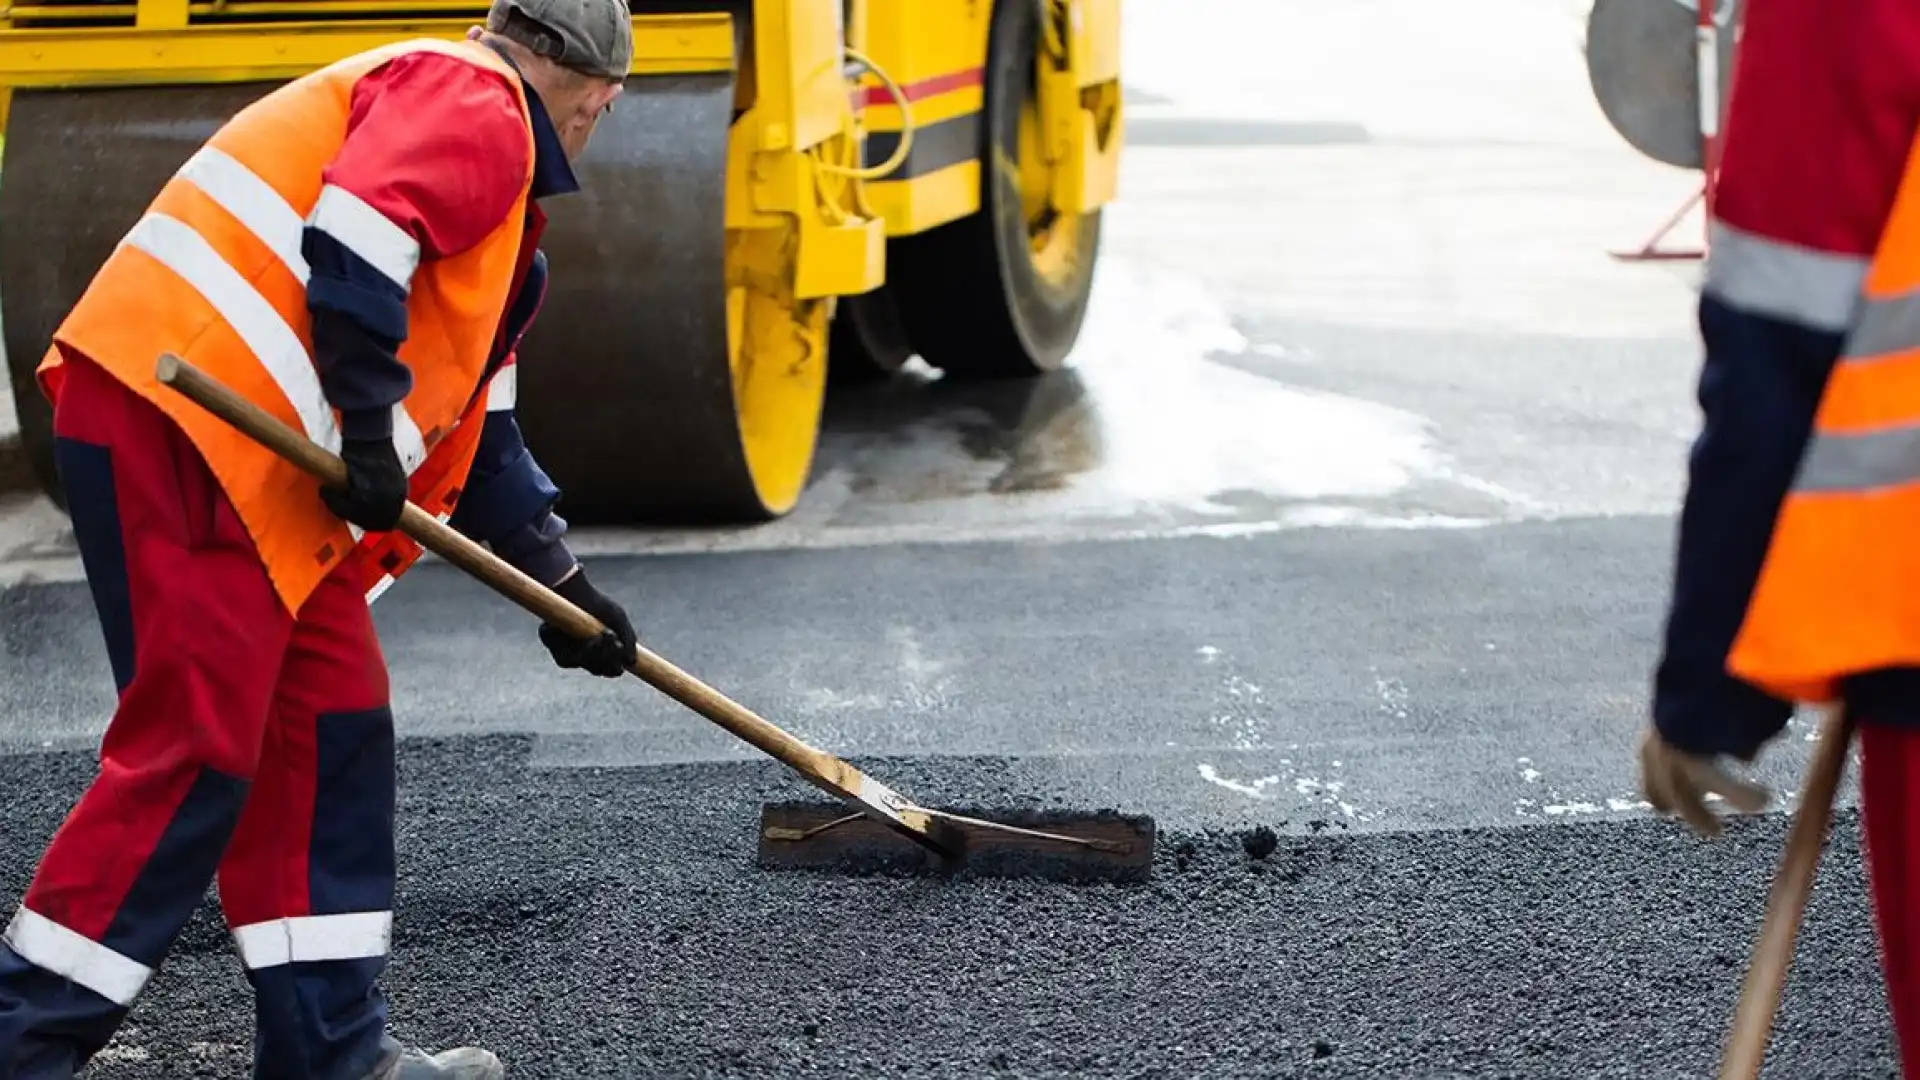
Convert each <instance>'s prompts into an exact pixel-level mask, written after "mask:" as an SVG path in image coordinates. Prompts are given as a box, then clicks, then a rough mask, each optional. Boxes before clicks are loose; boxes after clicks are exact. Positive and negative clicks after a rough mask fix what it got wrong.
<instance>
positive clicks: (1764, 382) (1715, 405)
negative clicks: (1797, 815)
mask: <svg viewBox="0 0 1920 1080" xmlns="http://www.w3.org/2000/svg"><path fill="white" fill-rule="evenodd" d="M1699 319H1700V333H1701V340H1702V342H1703V343H1704V345H1705V351H1706V355H1705V359H1704V362H1703V363H1702V366H1701V369H1700V383H1699V402H1700V408H1701V412H1702V414H1703V418H1702V419H1703V422H1702V427H1701V430H1700V435H1699V437H1698V438H1697V439H1695V441H1694V444H1693V450H1692V453H1691V455H1690V457H1689V458H1688V470H1687V494H1686V499H1685V501H1684V502H1683V503H1682V506H1681V510H1680V527H1679V543H1678V549H1677V553H1676V558H1675V564H1674V579H1673V602H1672V606H1671V608H1670V610H1669V612H1668V616H1667V623H1666V627H1665V640H1664V642H1663V650H1662V654H1661V657H1660V663H1659V666H1658V668H1657V670H1656V672H1655V675H1654V688H1653V722H1654V725H1655V727H1656V728H1657V729H1658V730H1659V732H1660V734H1661V737H1662V738H1664V739H1666V740H1667V741H1668V742H1670V743H1672V744H1673V745H1674V746H1675V747H1677V748H1679V749H1681V750H1684V751H1687V752H1690V753H1695V754H1731V755H1734V756H1736V757H1739V758H1741V759H1743V760H1752V758H1753V756H1754V755H1755V754H1756V753H1758V752H1759V749H1760V747H1761V745H1762V744H1763V743H1765V742H1766V741H1767V740H1768V739H1770V738H1772V737H1773V736H1775V735H1777V734H1779V732H1780V731H1781V729H1782V728H1784V727H1785V726H1786V723H1787V719H1788V718H1789V717H1790V716H1792V714H1793V706H1792V704H1791V703H1789V702H1786V701H1782V700H1779V699H1777V698H1774V697H1771V696H1769V695H1767V694H1764V693H1762V692H1761V691H1759V690H1758V689H1756V688H1754V687H1753V686H1751V685H1749V684H1747V683H1745V682H1742V681H1740V680H1738V679H1736V678H1734V677H1733V676H1732V675H1730V674H1728V673H1727V668H1726V663H1727V653H1728V652H1729V651H1730V650H1731V649H1732V647H1733V640H1734V637H1735V636H1736V635H1737V634H1738V633H1739V631H1740V624H1741V622H1742V620H1744V619H1745V618H1746V612H1747V602H1748V599H1749V597H1750V596H1751V594H1752V592H1753V586H1754V583H1755V582H1756V581H1757V580H1758V579H1759V576H1760V567H1761V565H1762V563H1763V562H1764V561H1765V560H1766V555H1767V547H1768V544H1769V543H1770V542H1771V540H1772V535H1773V525H1774V520H1775V519H1776V518H1777V517H1778V515H1779V513H1780V506H1781V503H1782V502H1784V501H1785V499H1786V493H1787V488H1788V487H1789V486H1790V485H1791V484H1792V483H1793V477H1794V473H1795V471H1796V470H1797V469H1798V468H1799V464H1800V456H1801V453H1802V452H1803V451H1804V450H1805V448H1806V444H1807V439H1808V437H1809V436H1810V435H1811V434H1812V431H1813V418H1814V414H1815V413H1816V412H1817V411H1818V410H1819V406H1820V395H1821V391H1822V390H1823V389H1824V387H1825V386H1826V382H1827V376H1828V374H1829V373H1830V372H1831V371H1832V370H1833V365H1834V362H1835V361H1836V360H1837V358H1838V357H1839V355H1840V349H1841V346H1842V343H1843V336H1842V335H1841V334H1838V333H1831V332H1827V331H1820V330H1812V329H1808V328H1806V327H1802V326H1797V325H1794V324H1793V323H1788V322H1782V321H1780V320H1778V319H1772V318H1767V317H1765V316H1760V315H1753V314H1749V313H1747V312H1745V311H1740V310H1738V309H1735V308H1732V307H1729V306H1728V305H1727V304H1725V303H1723V302H1722V301H1720V300H1718V299H1716V298H1715V297H1714V296H1712V295H1711V294H1703V295H1702V296H1701V298H1700V308H1699Z"/></svg>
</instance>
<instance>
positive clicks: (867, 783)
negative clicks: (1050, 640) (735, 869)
mask: <svg viewBox="0 0 1920 1080" xmlns="http://www.w3.org/2000/svg"><path fill="white" fill-rule="evenodd" d="M156 378H157V379H158V381H159V382H160V384H161V385H163V386H166V387H169V388H171V389H173V390H175V391H177V392H178V393H180V394H182V395H183V396H185V397H187V398H189V399H190V400H192V401H194V402H195V403H197V404H199V405H200V406H201V407H202V408H205V409H207V410H208V411H209V412H211V413H213V414H214V415H216V416H218V417H220V418H221V419H222V420H224V421H226V422H227V423H228V424H231V425H233V426H234V427H235V428H236V429H238V430H239V431H241V432H242V433H244V434H245V435H247V436H248V437H250V438H252V439H253V440H254V441H256V442H258V443H260V444H262V445H263V446H266V447H267V448H269V449H271V450H273V451H274V452H275V453H277V454H279V455H280V456H281V457H283V458H285V459H287V460H288V461H290V462H292V463H293V464H295V465H297V466H299V467H300V468H302V469H304V470H305V471H306V472H308V473H309V474H311V475H313V476H315V477H317V478H318V479H319V480H320V482H321V483H322V484H323V485H325V484H335V485H339V484H344V483H345V482H346V481H347V478H348V476H349V475H350V474H349V468H348V466H347V465H346V464H345V463H344V462H342V461H341V460H340V458H338V457H336V456H334V455H333V454H330V453H328V452H327V451H326V450H325V449H324V448H322V447H320V446H319V445H317V444H316V443H314V442H312V441H310V440H309V439H307V438H306V437H305V436H304V435H302V434H300V433H298V432H296V431H294V430H293V429H292V428H290V427H288V426H287V425H286V424H284V423H282V422H281V421H280V420H278V419H277V418H275V417H274V416H273V415H271V414H270V413H268V412H267V411H266V410H264V409H261V408H260V407H259V406H257V405H254V404H253V403H252V402H249V401H247V400H246V399H245V398H242V397H240V396H239V395H238V394H235V393H234V392H233V391H232V390H231V389H229V388H227V387H226V386H223V385H221V384H220V383H219V382H218V381H217V380H215V379H213V378H211V377H209V376H208V375H206V373H204V372H202V371H200V370H198V369H197V368H194V367H193V366H192V365H190V364H188V363H187V362H186V361H184V360H181V359H180V358H179V357H177V356H175V355H173V354H171V353H168V354H164V355H162V356H161V358H160V362H159V365H158V369H157V371H156ZM399 528H400V529H401V530H402V531H403V532H404V533H405V534H406V535H407V536H409V537H411V538H413V539H414V540H415V541H416V542H418V543H419V544H420V545H421V546H422V547H425V548H426V549H427V550H429V551H432V552H434V553H435V554H437V555H439V556H441V557H442V558H444V559H446V560H447V561H448V562H450V563H452V564H454V565H455V566H458V567H460V568H461V569H463V570H465V571H467V572H468V573H470V574H472V575H473V576H475V577H477V578H479V579H480V580H481V581H482V582H484V583H485V584H487V585H488V586H490V587H492V588H493V589H494V590H495V591H497V592H499V593H500V594H501V595H503V596H505V597H507V598H508V599H510V600H512V601H514V602H515V603H517V604H519V605H520V606H521V607H523V608H525V609H526V610H528V611H530V612H532V613H533V614H535V615H537V616H539V617H540V618H541V619H542V620H543V621H544V622H545V623H546V624H547V627H550V628H551V629H548V628H543V629H542V631H541V640H542V641H544V642H546V643H547V646H548V648H549V649H550V650H552V651H553V652H554V656H555V659H556V661H559V662H561V663H563V665H565V666H575V665H577V666H580V667H584V668H586V669H587V670H589V671H593V672H594V673H596V674H615V673H616V672H615V671H614V670H613V666H614V665H615V664H616V663H617V664H618V666H619V667H620V668H621V669H624V670H626V671H631V672H632V673H634V674H635V675H638V676H640V677H641V678H642V679H644V680H646V681H647V682H648V683H649V684H651V685H652V686H654V687H655V688H657V689H659V690H661V691H663V692H665V693H666V694H668V695H669V696H671V697H672V698H674V699H675V700H676V701H679V702H680V703H681V704H682V705H685V706H687V707H688V708H690V709H692V710H693V711H695V712H697V713H699V714H700V715H702V716H704V717H706V718H707V719H709V720H711V721H713V722H714V723H716V724H718V725H720V726H721V727H723V728H726V729H727V730H728V731H729V732H732V733H733V734H734V735H736V736H738V737H740V738H741V739H744V740H745V741H746V742H748V743H750V744H752V745H753V746H755V747H757V748H758V749H760V750H761V751H763V752H764V753H766V754H768V755H770V756H772V757H774V758H775V759H777V760H779V761H781V762H783V763H785V764H786V765H787V766H789V767H790V768H792V769H793V770H795V771H796V772H798V773H800V774H801V775H802V776H803V777H805V778H806V779H807V780H808V781H809V782H810V783H812V784H813V785H815V786H816V787H819V788H821V789H822V790H824V791H827V792H828V793H830V794H832V795H835V796H837V797H839V798H840V799H842V800H844V801H845V802H847V803H851V804H853V806H854V807H855V812H853V813H851V814H847V813H840V811H841V810H842V809H843V808H842V807H826V808H822V807H818V806H813V805H807V804H793V803H784V804H771V805H768V806H764V807H762V810H761V819H760V823H761V828H760V840H761V843H760V860H761V864H762V865H766V866H785V867H803V866H804V867H821V868H824V867H853V868H867V867H873V866H876V865H881V864H892V865H902V864H912V865H918V866H921V867H932V868H936V869H938V870H941V871H954V870H960V869H966V870H969V871H971V872H973V873H983V874H993V875H1010V876H1015V877H1036V876H1039V877H1050V878H1056V879H1060V880H1070V881H1141V880H1144V879H1146V878H1147V877H1148V876H1150V874H1151V872H1152V868H1153V848H1154V840H1155V831H1156V830H1155V828H1154V823H1153V819H1151V818H1149V817H1145V816H1142V815H1127V814H1119V813H1115V812H1112V811H1101V812H1099V813H1095V814H1074V813H1071V812H1068V811H1020V812H1014V813H1011V814H1008V813H1000V814H996V815H995V816H996V817H999V818H1002V819H1003V820H998V821H996V820H989V819H987V818H985V817H982V816H977V815H976V816H969V815H961V814H957V813H952V812H949V811H945V810H935V809H931V808H929V807H925V806H920V805H918V804H916V803H914V802H913V801H912V800H909V799H907V798H906V797H904V796H902V795H900V794H899V793H898V792H895V791H893V790H892V789H890V788H888V787H887V786H886V785H885V784H882V783H880V782H879V781H878V780H875V779H874V778H873V777H871V776H868V775H866V774H864V773H862V772H860V771H859V770H858V769H855V768H854V767H853V766H852V765H849V764H847V763H846V762H845V761H842V760H840V759H839V758H837V757H834V756H833V755H832V754H828V753H826V752H825V751H822V750H818V749H815V748H814V747H812V746H808V745H807V744H806V743H804V742H801V741H800V740H799V739H796V738H794V737H793V736H792V735H790V734H788V733H787V732H785V731H783V730H781V729H780V728H779V727H777V726H775V725H774V724H772V723H770V722H768V721H767V720H765V719H763V718H761V717H760V716H757V715H755V714H754V713H753V712H752V711H751V710H749V709H747V708H746V707H745V706H743V705H739V704H737V703H735V702H733V701H731V700H729V699H728V698H726V697H725V696H723V695H722V694H721V693H720V692H719V691H717V690H714V689H713V688H712V687H709V686H707V685H706V684H705V683H702V682H700V681H699V680H698V679H695V678H694V677H693V676H691V675H689V674H687V673H686V672H684V671H681V670H680V669H679V668H677V667H675V666H673V665H672V664H670V663H668V662H667V661H666V660H663V659H661V658H660V657H659V656H656V655H654V654H653V653H652V652H651V651H649V650H648V649H646V648H645V647H644V646H641V645H639V644H638V643H637V641H636V640H635V638H634V632H633V629H632V627H631V625H630V624H629V623H628V621H627V619H626V615H625V613H624V612H621V611H620V609H619V607H618V605H615V604H613V603H612V601H609V600H607V599H606V598H605V597H604V596H602V595H601V594H600V592H599V590H597V589H595V588H594V587H593V586H592V585H591V584H590V583H588V582H587V580H586V578H585V574H584V571H580V572H577V573H575V574H574V575H572V576H571V577H569V578H567V579H565V580H563V581H562V582H561V583H560V585H559V588H558V589H550V588H547V587H545V586H543V585H541V584H540V583H539V582H537V581H535V580H534V579H532V578H530V577H528V576H527V575H526V574H524V573H522V572H521V571H519V570H517V569H515V568H514V567H513V566H512V565H511V564H509V563H507V562H506V561H505V560H503V559H501V558H499V557H498V556H496V555H494V554H493V553H492V552H490V551H488V550H487V549H486V548H485V547H483V546H481V545H480V544H477V543H475V542H474V541H472V540H470V539H468V538H467V537H466V536H463V535H461V533H460V532H459V531H458V530H456V529H454V528H452V527H451V526H449V525H447V524H445V523H443V522H441V521H438V520H436V519H435V518H434V517H433V516H431V515H429V514H428V513H427V512H426V511H424V510H422V509H420V508H419V507H418V506H415V505H414V504H412V503H411V502H408V503H406V504H405V505H404V506H403V507H402V508H401V512H400V515H399ZM569 594H570V595H571V599H570V598H569ZM596 612H597V613H596ZM602 616H604V618H603V617H602ZM608 621H611V622H612V623H613V624H614V625H613V626H612V628H611V629H610V628H609V626H608ZM562 634H564V635H565V636H566V637H570V638H572V639H573V641H572V642H571V643H567V642H565V641H563V639H562V638H561V637H560V635H562ZM615 642H617V646H616V644H615ZM836 815H837V816H836ZM1007 818H1012V819H1013V821H1017V822H1018V824H1015V823H1013V822H1011V821H1008V820H1004V819H1007ZM1030 826H1045V829H1044V831H1043V830H1042V829H1040V828H1035V827H1030ZM901 839H904V840H906V841H910V842H911V844H910V845H903V844H900V843H899V841H900V840H901ZM889 842H891V843H892V844H893V847H891V848H887V847H885V846H884V845H885V844H886V843H889Z"/></svg>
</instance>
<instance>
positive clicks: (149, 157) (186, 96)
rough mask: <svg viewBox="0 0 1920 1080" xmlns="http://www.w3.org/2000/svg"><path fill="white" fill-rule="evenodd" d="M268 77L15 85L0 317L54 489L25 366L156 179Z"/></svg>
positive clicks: (39, 402)
mask: <svg viewBox="0 0 1920 1080" xmlns="http://www.w3.org/2000/svg"><path fill="white" fill-rule="evenodd" d="M275 85H277V84H275V83H244V84H226V85H221V86H203V87H175V88H167V89H164V90H155V89H153V88H150V87H149V88H131V87H130V88H121V87H115V88H111V89H89V90H46V91H43V90H23V91H16V92H15V93H14V95H13V104H12V108H11V112H10V115H9V116H8V120H7V149H6V166H5V170H4V174H0V325H4V329H5V340H6V348H7V366H8V369H9V374H10V375H11V377H12V381H13V390H14V397H15V399H16V400H17V401H18V402H19V408H20V422H21V423H20V426H21V437H22V440H23V442H24V444H25V447H26V449H27V451H28V454H29V456H30V457H31V458H32V461H33V465H34V470H35V472H36V474H37V475H38V477H39V479H40V482H41V484H42V486H43V488H45V489H46V491H47V492H48V493H49V494H51V495H53V496H54V497H55V498H56V499H59V498H60V495H61V493H60V491H59V484H58V479H57V476H56V474H55V472H54V468H53V434H52V422H53V412H52V409H51V408H50V407H48V405H47V403H46V399H45V398H44V397H43V396H42V395H41V393H40V390H39V388H38V386H37V384H36V383H35V380H34V375H33V372H34V369H35V368H36V367H38V366H39V364H40V360H41V358H42V357H43V356H44V355H45V354H46V351H47V347H48V345H49V344H50V343H51V342H52V340H53V332H54V330H55V328H57V327H58V326H59V325H60V321H61V320H62V319H64V318H65V317H66V314H67V311H68V310H69V309H70V308H72V307H73V305H74V303H75V301H77V300H79V299H80V294H81V293H83V292H85V291H86V288H87V285H88V284H89V283H90V282H92V280H93V277H94V274H95V273H96V272H98V270H99V269H100V266H101V264H102V263H104V262H106V260H107V256H109V255H111V254H112V253H113V248H114V245H116V244H118V243H119V242H120V238H121V237H123V236H125V235H126V232H127V230H128V229H129V228H131V227H132V226H133V224H134V222H136V221H138V220H139V219H140V215H141V213H142V212H143V211H144V210H145V209H146V208H147V205H148V204H149V203H151V202H152V201H153V198H154V196H155V195H157V194H158V193H159V191H160V188H161V187H162V186H163V185H164V184H165V183H166V182H167V179H168V178H169V177H171V176H172V175H173V173H174V172H175V171H176V170H177V169H179V167H180V166H181V165H183V164H185V163H186V160H187V159H188V158H189V157H191V156H192V155H193V152H194V151H195V150H197V149H199V147H200V144H201V143H203V142H205V141H206V139H207V138H208V137H209V136H211V135H212V134H213V133H214V132H215V131H216V130H218V129H219V127H220V125H221V124H222V123H224V122H225V121H226V119H227V118H228V117H230V116H232V115H233V114H235V113H237V112H239V111H240V110H241V109H243V108H245V107H246V106H247V105H248V104H250V103H251V102H253V101H254V100H255V99H257V98H259V97H261V96H263V95H265V94H266V93H267V92H269V91H270V90H272V89H273V87H274V86H275Z"/></svg>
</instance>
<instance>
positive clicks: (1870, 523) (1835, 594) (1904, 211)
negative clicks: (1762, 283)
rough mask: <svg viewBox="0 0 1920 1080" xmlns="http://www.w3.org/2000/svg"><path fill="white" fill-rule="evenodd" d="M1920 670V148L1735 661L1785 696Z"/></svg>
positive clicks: (1819, 693) (1804, 696)
mask: <svg viewBox="0 0 1920 1080" xmlns="http://www.w3.org/2000/svg"><path fill="white" fill-rule="evenodd" d="M1894 667H1920V142H1916V143H1915V144H1914V146H1913V148H1911V149H1910V150H1909V152H1908V157H1907V163H1906V170H1905V173H1904V175H1903V177H1902V179H1901V182H1900V188H1899V194H1898V195H1897V196H1896V198H1895V200H1894V203H1893V208H1892V211H1891V213H1890V214H1889V215H1888V217H1887V222H1886V225H1885V227H1884V228H1883V229H1882V230H1881V235H1880V241H1879V244H1878V245H1877V247H1876V249H1875V251H1874V255H1873V259H1872V261H1871V262H1870V263H1869V264H1868V266H1867V269H1866V275H1865V278H1864V281H1863V284H1862V288H1861V290H1860V299H1859V307H1858V309H1857V312H1856V314H1855V316H1854V318H1853V320H1852V321H1851V323H1850V325H1849V328H1848V330H1847V336H1846V344H1845V346H1844V347H1843V348H1842V350H1841V354H1840V358H1839V360H1838V362H1837V363H1836V364H1835V365H1834V368H1833V372H1832V374H1831V376H1830V377H1829V378H1828V380H1827V385H1826V388H1825V390H1824V391H1823V394H1822V396H1821V399H1820V408H1819V411H1818V412H1817V413H1816V414H1815V417H1814V427H1813V433H1812V437H1811V438H1810V439H1809V440H1808V442H1807V446H1806V450H1805V451H1804V453H1803V454H1802V456H1801V459H1800V467H1799V472H1798V473H1797V474H1796V476H1795V478H1794V482H1793V487H1792V488H1791V489H1790V490H1789V491H1788V493H1787V498H1786V501H1785V503H1784V504H1783V505H1782V507H1781V511H1780V515H1779V517H1778V519H1777V520H1776V522H1775V526H1774V533H1773V538H1772V541H1771V544H1770V546H1769V548H1768V550H1767V558H1766V562H1765V564H1764V566H1763V567H1762V569H1761V573H1760V578H1759V581H1758V583H1757V584H1756V585H1755V587H1754V591H1753V595H1752V598H1751V600H1750V601H1749V604H1748V607H1747V613H1746V617H1745V621H1744V622H1743V623H1742V625H1741V628H1740V633H1739V636H1738V637H1737V638H1736V639H1735V641H1734V645H1733V649H1732V650H1731V652H1730V653H1729V655H1728V658H1727V669H1728V671H1729V672H1731V673H1732V674H1733V675H1734V676H1735V677H1737V678H1740V679H1743V680H1745V681H1747V682H1750V683H1752V684H1753V685H1754V686H1756V687H1759V688H1760V689H1762V690H1765V691H1767V692H1768V693H1770V694H1773V695H1774V696H1776V697H1779V698H1782V699H1785V700H1790V701H1799V702H1810V703H1811V702H1828V701H1834V700H1836V699H1838V698H1839V697H1840V693H1839V689H1838V687H1839V682H1840V680H1841V679H1844V678H1846V677H1848V676H1851V675H1856V674H1861V673H1865V672H1870V671H1876V670H1881V669H1886V668H1894Z"/></svg>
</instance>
